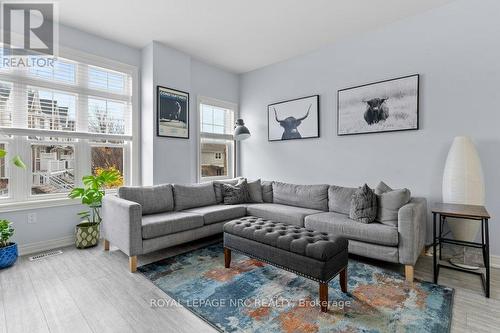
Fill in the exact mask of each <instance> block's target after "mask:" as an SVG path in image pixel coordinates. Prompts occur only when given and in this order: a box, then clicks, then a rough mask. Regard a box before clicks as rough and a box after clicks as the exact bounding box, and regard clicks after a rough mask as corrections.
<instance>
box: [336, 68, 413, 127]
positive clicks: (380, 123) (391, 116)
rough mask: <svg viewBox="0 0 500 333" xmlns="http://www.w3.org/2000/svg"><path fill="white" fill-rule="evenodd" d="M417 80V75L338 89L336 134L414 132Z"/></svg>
mask: <svg viewBox="0 0 500 333" xmlns="http://www.w3.org/2000/svg"><path fill="white" fill-rule="evenodd" d="M418 81H419V76H418V74H417V75H411V76H405V77H400V78H396V79H392V80H386V81H380V82H375V83H370V84H365V85H361V86H357V87H352V88H347V89H342V90H339V91H338V104H337V134H338V135H350V134H361V133H378V132H393V131H406V130H416V129H418V98H419V97H418V85H419V84H418Z"/></svg>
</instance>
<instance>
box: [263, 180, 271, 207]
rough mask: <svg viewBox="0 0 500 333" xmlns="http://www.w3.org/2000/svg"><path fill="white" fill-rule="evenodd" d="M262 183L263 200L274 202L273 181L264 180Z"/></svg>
mask: <svg viewBox="0 0 500 333" xmlns="http://www.w3.org/2000/svg"><path fill="white" fill-rule="evenodd" d="M261 185H262V201H264V202H268V203H272V202H273V182H272V181H266V180H263V181H262V182H261Z"/></svg>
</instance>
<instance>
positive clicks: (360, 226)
mask: <svg viewBox="0 0 500 333" xmlns="http://www.w3.org/2000/svg"><path fill="white" fill-rule="evenodd" d="M305 227H306V228H307V229H312V230H316V231H320V232H328V233H332V234H334V235H337V236H344V237H346V238H347V239H353V240H358V241H362V242H368V243H374V244H380V245H389V246H397V245H398V242H399V235H398V228H396V227H391V226H388V225H384V224H382V223H377V222H374V223H369V224H366V223H357V222H356V221H353V220H351V219H350V218H349V217H347V215H344V214H339V213H333V212H329V213H319V214H314V215H310V216H306V218H305Z"/></svg>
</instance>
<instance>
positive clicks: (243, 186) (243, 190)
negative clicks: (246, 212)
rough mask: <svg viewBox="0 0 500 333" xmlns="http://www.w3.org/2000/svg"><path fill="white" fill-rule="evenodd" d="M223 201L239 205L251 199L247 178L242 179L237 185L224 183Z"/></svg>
mask: <svg viewBox="0 0 500 333" xmlns="http://www.w3.org/2000/svg"><path fill="white" fill-rule="evenodd" d="M222 197H223V201H222V203H223V204H224V205H237V204H242V203H246V202H249V201H250V194H249V192H248V183H247V180H246V179H245V178H243V179H240V180H239V181H238V183H237V184H236V185H231V184H222Z"/></svg>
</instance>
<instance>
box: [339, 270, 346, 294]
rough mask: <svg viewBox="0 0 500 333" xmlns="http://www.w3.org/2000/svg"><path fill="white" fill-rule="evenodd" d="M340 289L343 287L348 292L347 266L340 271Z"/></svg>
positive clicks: (343, 290) (344, 291)
mask: <svg viewBox="0 0 500 333" xmlns="http://www.w3.org/2000/svg"><path fill="white" fill-rule="evenodd" d="M340 289H342V292H343V293H346V292H347V267H346V268H344V270H343V271H342V272H340Z"/></svg>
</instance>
